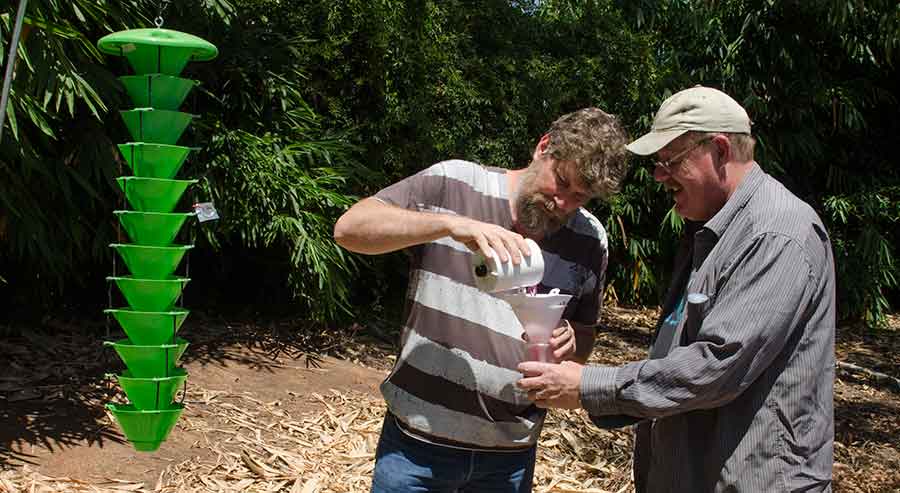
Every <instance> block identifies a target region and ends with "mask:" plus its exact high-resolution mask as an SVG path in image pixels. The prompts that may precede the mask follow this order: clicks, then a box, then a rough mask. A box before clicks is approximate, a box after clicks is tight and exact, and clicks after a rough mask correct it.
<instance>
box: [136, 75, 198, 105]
mask: <svg viewBox="0 0 900 493" xmlns="http://www.w3.org/2000/svg"><path fill="white" fill-rule="evenodd" d="M119 80H120V81H122V85H124V86H125V91H126V92H128V96H130V97H131V101H132V102H133V103H134V107H135V108H156V109H160V110H177V109H178V108H179V107H180V106H181V103H182V102H183V101H184V98H185V97H187V95H188V93H189V92H191V89H193V88H194V86H195V85H196V84H197V83H196V82H195V81H193V80H191V79H182V78H180V77H173V76H171V75H163V74H147V75H126V76H124V77H119Z"/></svg>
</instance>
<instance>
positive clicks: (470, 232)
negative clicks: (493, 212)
mask: <svg viewBox="0 0 900 493" xmlns="http://www.w3.org/2000/svg"><path fill="white" fill-rule="evenodd" d="M445 219H446V220H447V222H448V223H447V229H448V231H449V233H450V237H451V238H453V239H454V240H456V241H458V242H460V243H463V244H464V245H466V247H468V248H469V250H472V251H473V252H479V251H480V252H481V253H482V255H484V256H485V257H487V256H488V252H490V250H491V249H493V250H494V251H495V252H497V256H499V257H500V261H501V262H506V261H507V260H508V259H509V258H510V257H511V258H512V262H513V264H518V263H520V262H521V261H522V256H523V255H524V256H526V257H528V256H531V249H530V248H528V244H527V243H525V238H524V237H523V236H522V235H520V234H519V233H516V232H514V231H510V230H508V229H506V228H504V227H502V226H498V225H496V224H490V223H484V222H481V221H476V220H475V219H471V218H468V217H464V216H447V217H446V218H445Z"/></svg>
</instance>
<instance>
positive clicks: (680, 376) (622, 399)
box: [581, 164, 835, 493]
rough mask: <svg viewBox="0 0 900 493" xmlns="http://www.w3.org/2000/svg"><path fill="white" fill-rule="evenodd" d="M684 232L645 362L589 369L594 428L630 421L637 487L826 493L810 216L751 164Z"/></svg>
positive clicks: (827, 318) (825, 307)
mask: <svg viewBox="0 0 900 493" xmlns="http://www.w3.org/2000/svg"><path fill="white" fill-rule="evenodd" d="M694 231H695V232H694V233H693V235H692V236H687V237H686V241H685V243H684V244H683V247H682V250H681V252H680V255H679V257H678V259H677V265H676V269H675V275H674V276H673V283H672V287H671V288H670V290H669V294H668V295H667V299H666V302H665V303H664V306H663V315H662V317H661V320H660V323H659V324H658V326H657V331H656V334H655V336H654V341H653V344H652V346H651V349H650V359H648V360H644V361H638V362H633V363H629V364H626V365H624V366H621V367H618V368H616V367H597V366H595V367H587V368H585V370H584V374H583V378H582V384H581V394H582V397H581V399H582V405H583V406H584V408H585V409H586V410H587V411H588V412H589V414H591V416H592V418H593V419H594V421H595V422H596V423H598V425H600V426H604V425H609V424H616V425H621V424H623V423H626V422H627V421H628V419H629V417H631V418H634V419H633V421H638V420H640V422H639V423H638V425H637V427H636V430H635V431H636V437H635V459H634V467H635V484H636V487H637V490H638V492H645V491H650V492H658V491H665V492H691V493H697V492H706V491H736V492H737V491H747V492H782V491H804V492H821V491H831V477H832V476H831V475H832V473H831V470H832V463H833V445H834V417H833V411H832V403H833V395H832V394H833V385H834V331H835V278H834V259H833V257H832V252H831V245H830V241H829V239H828V235H827V233H826V232H825V228H824V226H823V225H822V221H821V220H820V219H819V217H818V216H817V215H816V213H815V212H814V211H813V209H812V208H811V207H810V206H809V205H807V204H806V203H804V202H803V201H801V200H800V199H798V198H797V197H796V196H794V195H793V194H791V193H790V192H789V191H788V190H787V189H786V188H785V187H784V186H782V185H781V184H780V183H779V182H777V181H776V180H775V179H773V178H772V177H770V176H769V175H767V174H766V173H764V172H763V171H762V169H761V168H760V167H759V165H757V164H754V165H753V168H752V169H751V171H750V172H749V173H748V174H747V175H746V176H745V177H744V180H743V181H742V182H741V184H740V185H739V187H738V188H737V190H736V191H735V193H734V194H733V195H732V197H731V198H730V199H729V200H728V202H727V203H726V204H725V206H724V207H723V208H722V209H721V210H720V211H719V212H718V213H717V214H716V215H715V216H714V217H713V218H712V219H710V220H709V221H708V222H707V223H706V224H704V225H702V226H700V227H696V228H694Z"/></svg>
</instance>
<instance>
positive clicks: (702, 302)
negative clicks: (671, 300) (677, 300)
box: [681, 291, 713, 344]
mask: <svg viewBox="0 0 900 493" xmlns="http://www.w3.org/2000/svg"><path fill="white" fill-rule="evenodd" d="M712 305H713V298H712V296H710V295H709V294H707V293H703V292H699V291H698V292H691V293H688V294H687V296H686V299H685V308H684V328H683V330H682V333H681V341H682V343H683V344H689V343H691V342H693V341H696V340H697V334H698V333H699V332H700V327H702V326H703V320H704V319H705V318H706V314H707V313H709V310H710V309H711V308H712Z"/></svg>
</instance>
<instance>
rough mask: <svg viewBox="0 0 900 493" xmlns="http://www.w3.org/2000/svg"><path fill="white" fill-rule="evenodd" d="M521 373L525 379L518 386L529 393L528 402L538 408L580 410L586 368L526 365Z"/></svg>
mask: <svg viewBox="0 0 900 493" xmlns="http://www.w3.org/2000/svg"><path fill="white" fill-rule="evenodd" d="M518 369H519V371H520V372H522V373H523V374H524V375H525V377H524V378H522V379H520V380H519V381H518V382H516V386H517V387H519V388H520V389H523V390H526V391H528V398H529V399H531V400H532V401H534V403H535V404H536V405H537V406H538V407H545V408H546V407H555V408H560V409H578V408H579V407H581V390H580V389H581V374H582V372H583V371H584V366H582V365H579V364H578V363H573V362H571V361H563V362H562V363H560V364H558V365H556V364H552V363H539V362H537V361H524V362H522V363H519V366H518Z"/></svg>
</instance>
